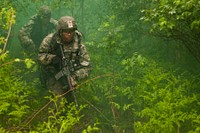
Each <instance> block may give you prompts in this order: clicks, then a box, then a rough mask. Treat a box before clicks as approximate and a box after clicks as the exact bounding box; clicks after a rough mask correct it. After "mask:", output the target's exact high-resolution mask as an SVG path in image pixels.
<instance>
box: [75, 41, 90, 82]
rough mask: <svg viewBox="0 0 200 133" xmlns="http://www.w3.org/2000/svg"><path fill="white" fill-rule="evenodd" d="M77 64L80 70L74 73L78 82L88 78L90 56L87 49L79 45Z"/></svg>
mask: <svg viewBox="0 0 200 133" xmlns="http://www.w3.org/2000/svg"><path fill="white" fill-rule="evenodd" d="M79 62H80V65H81V67H80V69H78V70H76V71H75V76H76V79H78V80H80V79H83V78H85V77H87V76H88V74H89V71H90V70H91V66H90V56H89V54H88V52H87V49H86V47H85V45H83V44H82V45H81V47H80V57H79Z"/></svg>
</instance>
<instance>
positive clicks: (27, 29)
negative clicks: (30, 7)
mask: <svg viewBox="0 0 200 133" xmlns="http://www.w3.org/2000/svg"><path fill="white" fill-rule="evenodd" d="M33 25H34V20H33V19H32V18H31V19H30V20H29V22H28V23H27V24H26V25H25V26H23V27H22V29H21V30H20V31H19V35H18V38H19V41H20V43H21V45H22V47H23V48H25V49H29V50H31V51H34V50H35V44H34V42H33V40H32V39H31V32H32V29H33Z"/></svg>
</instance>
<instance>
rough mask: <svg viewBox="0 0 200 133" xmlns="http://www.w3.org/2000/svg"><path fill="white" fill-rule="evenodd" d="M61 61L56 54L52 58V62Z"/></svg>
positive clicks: (58, 62) (57, 62)
mask: <svg viewBox="0 0 200 133" xmlns="http://www.w3.org/2000/svg"><path fill="white" fill-rule="evenodd" d="M60 63H61V59H60V57H58V56H55V57H53V58H52V64H60Z"/></svg>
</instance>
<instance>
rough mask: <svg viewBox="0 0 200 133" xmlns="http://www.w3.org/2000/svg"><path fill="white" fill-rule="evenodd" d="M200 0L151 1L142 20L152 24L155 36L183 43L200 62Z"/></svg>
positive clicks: (144, 11)
mask: <svg viewBox="0 0 200 133" xmlns="http://www.w3.org/2000/svg"><path fill="white" fill-rule="evenodd" d="M199 9H200V4H199V1H198V0H174V1H172V0H159V1H158V0H150V1H148V4H147V6H146V8H144V9H143V10H142V13H143V17H141V20H143V21H144V22H148V23H149V24H150V32H151V33H152V34H153V35H156V36H159V37H163V38H168V39H173V40H176V41H181V42H182V43H183V45H185V46H186V48H187V49H188V50H189V51H190V52H191V53H192V54H193V56H194V57H195V58H196V59H197V60H198V61H200V57H199V54H198V53H199V46H200V45H199V42H200V41H199V35H200V32H199V29H200V15H199Z"/></svg>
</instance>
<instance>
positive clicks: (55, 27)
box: [50, 18, 58, 32]
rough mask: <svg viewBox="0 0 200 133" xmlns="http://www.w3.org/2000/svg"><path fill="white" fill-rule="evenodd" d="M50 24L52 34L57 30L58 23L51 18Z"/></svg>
mask: <svg viewBox="0 0 200 133" xmlns="http://www.w3.org/2000/svg"><path fill="white" fill-rule="evenodd" d="M50 23H51V24H52V25H53V29H54V31H53V32H55V31H56V30H57V26H58V21H57V20H55V19H53V18H51V19H50Z"/></svg>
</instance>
